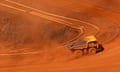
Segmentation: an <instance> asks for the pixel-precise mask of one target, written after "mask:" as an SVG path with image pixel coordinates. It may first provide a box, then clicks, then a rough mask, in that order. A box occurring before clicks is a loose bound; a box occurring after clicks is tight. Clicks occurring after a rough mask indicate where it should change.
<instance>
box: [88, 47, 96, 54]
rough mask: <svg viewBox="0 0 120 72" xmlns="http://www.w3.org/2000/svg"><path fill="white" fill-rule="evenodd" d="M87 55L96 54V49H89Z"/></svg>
mask: <svg viewBox="0 0 120 72" xmlns="http://www.w3.org/2000/svg"><path fill="white" fill-rule="evenodd" d="M88 54H89V55H93V54H96V48H89V50H88Z"/></svg>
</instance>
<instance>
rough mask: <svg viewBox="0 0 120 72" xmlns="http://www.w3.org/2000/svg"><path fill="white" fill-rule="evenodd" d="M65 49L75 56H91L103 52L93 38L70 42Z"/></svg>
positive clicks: (88, 37) (101, 47)
mask: <svg viewBox="0 0 120 72" xmlns="http://www.w3.org/2000/svg"><path fill="white" fill-rule="evenodd" d="M67 47H68V48H69V49H70V50H71V51H72V52H73V53H74V54H76V55H80V56H82V55H92V54H96V53H98V52H101V51H103V50H104V48H103V46H102V45H101V44H100V43H99V42H98V41H97V39H96V37H95V36H87V37H85V38H83V39H82V40H79V41H74V42H70V43H68V44H67Z"/></svg>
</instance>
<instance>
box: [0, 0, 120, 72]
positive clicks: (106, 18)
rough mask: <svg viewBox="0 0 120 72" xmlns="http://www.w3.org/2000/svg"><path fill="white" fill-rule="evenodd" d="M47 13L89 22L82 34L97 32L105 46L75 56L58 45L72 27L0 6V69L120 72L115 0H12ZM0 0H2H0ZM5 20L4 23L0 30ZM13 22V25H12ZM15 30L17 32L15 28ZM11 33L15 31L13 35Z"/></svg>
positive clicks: (119, 3) (70, 33)
mask: <svg viewBox="0 0 120 72" xmlns="http://www.w3.org/2000/svg"><path fill="white" fill-rule="evenodd" d="M13 1H15V2H18V3H22V4H25V5H28V6H31V7H34V8H37V9H40V10H43V11H47V12H49V13H53V14H58V15H61V16H66V17H70V18H75V19H79V20H82V21H85V22H88V23H92V24H93V25H96V26H97V27H99V33H97V34H96V30H95V29H94V28H93V27H90V26H89V25H86V24H82V23H80V25H83V26H85V29H84V33H83V34H82V35H81V37H80V39H81V38H82V37H84V36H87V35H91V34H96V36H97V38H98V40H99V41H100V42H101V43H102V44H103V45H104V47H105V50H104V52H101V53H98V54H96V55H92V56H83V57H80V58H76V57H75V56H74V55H72V53H71V52H70V51H69V50H68V49H67V48H66V47H65V46H64V45H63V44H64V43H66V42H67V41H68V40H70V39H72V38H74V37H75V36H77V35H78V32H77V30H76V29H74V28H72V27H70V26H66V25H63V24H60V23H56V22H53V21H49V20H46V19H43V18H40V17H37V16H33V15H30V14H27V13H22V12H18V11H14V10H12V9H9V8H5V7H0V16H1V18H0V28H1V30H0V33H1V36H0V40H1V41H0V43H1V44H0V50H1V51H0V71H1V72H119V71H120V58H119V56H120V46H119V43H120V37H119V26H120V24H119V23H120V14H119V12H120V11H119V8H120V1H119V0H93V1H90V0H34V1H33V0H19V1H18V0H13ZM1 2H2V1H1ZM4 24H5V25H8V26H6V29H5V30H2V29H3V27H4ZM14 26H16V27H14ZM16 32H17V33H16ZM14 36H16V37H15V38H14Z"/></svg>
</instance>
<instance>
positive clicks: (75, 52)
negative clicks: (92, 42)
mask: <svg viewBox="0 0 120 72" xmlns="http://www.w3.org/2000/svg"><path fill="white" fill-rule="evenodd" d="M74 55H75V56H76V57H80V56H82V55H83V51H82V50H76V51H74Z"/></svg>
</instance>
